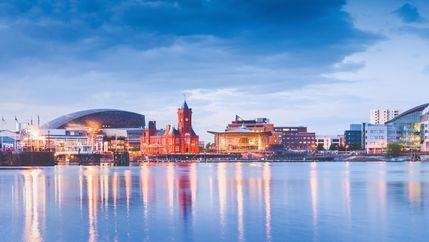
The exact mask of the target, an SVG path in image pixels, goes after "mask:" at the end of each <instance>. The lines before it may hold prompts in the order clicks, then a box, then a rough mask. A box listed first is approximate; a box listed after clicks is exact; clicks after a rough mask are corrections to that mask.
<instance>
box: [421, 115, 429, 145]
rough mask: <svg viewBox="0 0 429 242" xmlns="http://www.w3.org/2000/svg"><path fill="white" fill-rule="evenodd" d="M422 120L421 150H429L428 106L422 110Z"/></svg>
mask: <svg viewBox="0 0 429 242" xmlns="http://www.w3.org/2000/svg"><path fill="white" fill-rule="evenodd" d="M421 122H422V130H423V132H422V135H421V136H422V141H423V142H422V147H421V151H423V152H429V107H427V108H426V109H425V110H423V116H422V117H421Z"/></svg>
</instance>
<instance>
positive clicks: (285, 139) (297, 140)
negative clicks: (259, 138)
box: [272, 127, 316, 151]
mask: <svg viewBox="0 0 429 242" xmlns="http://www.w3.org/2000/svg"><path fill="white" fill-rule="evenodd" d="M272 140H273V142H274V144H281V145H282V146H283V148H284V149H286V150H297V151H309V150H314V149H315V148H316V133H313V132H308V131H307V127H274V133H273V135H272Z"/></svg>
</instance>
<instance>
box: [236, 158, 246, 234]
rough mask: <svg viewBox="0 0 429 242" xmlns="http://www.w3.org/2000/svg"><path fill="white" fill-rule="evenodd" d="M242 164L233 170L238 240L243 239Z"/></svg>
mask: <svg viewBox="0 0 429 242" xmlns="http://www.w3.org/2000/svg"><path fill="white" fill-rule="evenodd" d="M241 165H242V164H237V166H236V170H235V179H236V185H237V188H236V189H237V220H238V223H237V225H238V229H237V230H238V240H239V241H244V224H243V175H242V168H241Z"/></svg>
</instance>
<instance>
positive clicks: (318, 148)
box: [316, 144, 325, 151]
mask: <svg viewBox="0 0 429 242" xmlns="http://www.w3.org/2000/svg"><path fill="white" fill-rule="evenodd" d="M316 149H317V151H324V150H325V147H323V144H318V145H317V148H316Z"/></svg>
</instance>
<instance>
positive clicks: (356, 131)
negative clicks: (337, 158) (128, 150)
mask: <svg viewBox="0 0 429 242" xmlns="http://www.w3.org/2000/svg"><path fill="white" fill-rule="evenodd" d="M344 143H345V146H346V148H348V149H353V150H359V149H361V148H362V125H361V124H351V125H350V129H349V130H346V131H344Z"/></svg>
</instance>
